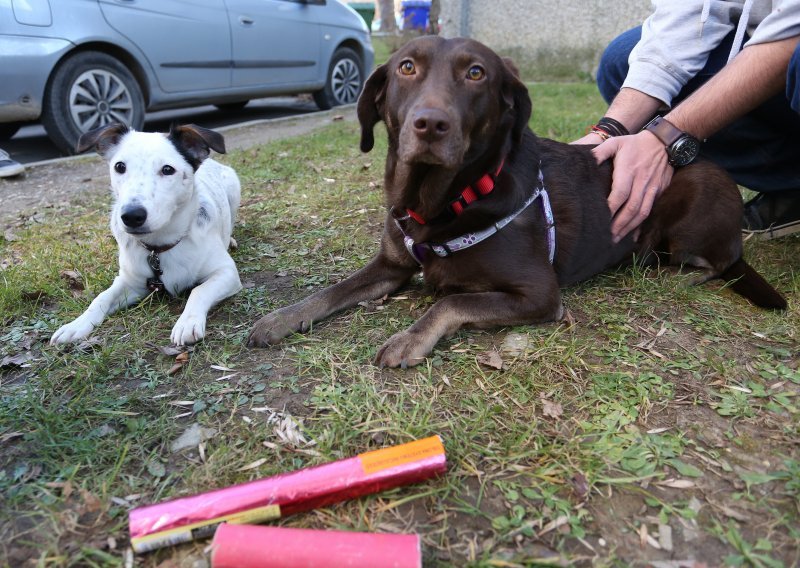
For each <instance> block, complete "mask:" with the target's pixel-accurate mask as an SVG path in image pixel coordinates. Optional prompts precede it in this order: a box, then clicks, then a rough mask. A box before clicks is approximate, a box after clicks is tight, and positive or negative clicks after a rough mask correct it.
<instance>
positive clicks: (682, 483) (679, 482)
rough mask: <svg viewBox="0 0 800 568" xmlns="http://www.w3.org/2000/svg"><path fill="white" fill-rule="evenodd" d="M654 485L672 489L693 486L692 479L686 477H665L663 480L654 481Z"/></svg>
mask: <svg viewBox="0 0 800 568" xmlns="http://www.w3.org/2000/svg"><path fill="white" fill-rule="evenodd" d="M655 484H656V485H660V486H661V487H671V488H672V489H691V488H692V487H694V481H689V480H688V479H665V480H664V481H656V482H655Z"/></svg>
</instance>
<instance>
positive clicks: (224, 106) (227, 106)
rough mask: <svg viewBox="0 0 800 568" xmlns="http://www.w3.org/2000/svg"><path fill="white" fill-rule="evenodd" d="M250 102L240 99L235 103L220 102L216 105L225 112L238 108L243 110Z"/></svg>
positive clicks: (234, 110)
mask: <svg viewBox="0 0 800 568" xmlns="http://www.w3.org/2000/svg"><path fill="white" fill-rule="evenodd" d="M249 102H250V101H238V102H235V103H220V104H218V105H214V106H215V107H217V108H218V109H219V110H221V111H223V112H236V111H237V110H242V109H243V108H244V107H246V106H247V103H249Z"/></svg>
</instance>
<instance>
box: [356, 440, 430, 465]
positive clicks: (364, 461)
mask: <svg viewBox="0 0 800 568" xmlns="http://www.w3.org/2000/svg"><path fill="white" fill-rule="evenodd" d="M438 455H444V445H442V440H441V438H439V436H431V437H430V438H423V439H422V440H417V441H416V442H409V443H408V444H402V445H400V446H393V447H391V448H384V449H382V450H375V451H372V452H366V453H364V454H359V456H358V457H359V458H361V467H363V468H364V473H367V474H369V473H375V472H376V471H383V470H384V469H389V468H390V467H395V466H398V465H404V464H407V463H412V462H415V461H419V460H423V459H426V458H430V457H433V456H438Z"/></svg>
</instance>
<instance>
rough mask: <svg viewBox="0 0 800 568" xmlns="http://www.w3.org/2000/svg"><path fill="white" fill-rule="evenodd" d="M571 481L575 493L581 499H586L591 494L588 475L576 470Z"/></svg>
mask: <svg viewBox="0 0 800 568" xmlns="http://www.w3.org/2000/svg"><path fill="white" fill-rule="evenodd" d="M570 481H571V482H572V488H573V489H574V490H575V495H577V496H578V498H579V499H580V500H581V501H585V500H586V498H587V497H588V496H589V482H588V481H587V480H586V476H585V475H583V473H581V472H580V471H578V472H575V475H573V476H572V479H570Z"/></svg>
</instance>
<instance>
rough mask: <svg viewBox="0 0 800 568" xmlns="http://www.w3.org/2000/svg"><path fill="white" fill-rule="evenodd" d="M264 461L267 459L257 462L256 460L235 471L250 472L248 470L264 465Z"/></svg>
mask: <svg viewBox="0 0 800 568" xmlns="http://www.w3.org/2000/svg"><path fill="white" fill-rule="evenodd" d="M266 461H267V458H261V459H259V460H256V461H254V462H252V463H249V464H247V465H245V466H243V467H240V468H239V469H237V470H236V471H247V470H250V469H255V468H257V467H259V466H261V465H263V464H264V463H266Z"/></svg>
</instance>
